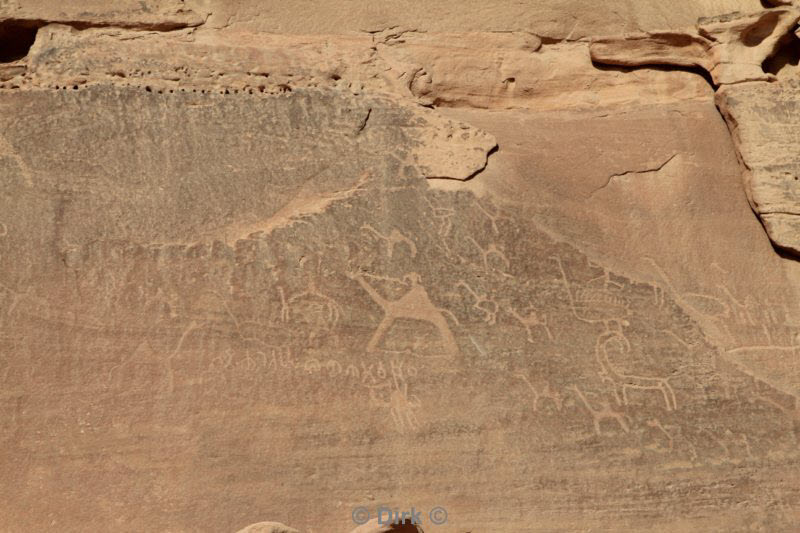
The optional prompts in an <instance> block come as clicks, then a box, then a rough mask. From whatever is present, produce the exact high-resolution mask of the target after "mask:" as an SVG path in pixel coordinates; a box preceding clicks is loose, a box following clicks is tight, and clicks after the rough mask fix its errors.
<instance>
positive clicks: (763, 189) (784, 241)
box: [717, 82, 800, 255]
mask: <svg viewBox="0 0 800 533" xmlns="http://www.w3.org/2000/svg"><path fill="white" fill-rule="evenodd" d="M798 96H800V87H799V86H798V84H797V83H796V82H787V83H781V84H766V83H747V84H742V85H733V86H730V87H724V88H723V89H721V90H720V91H719V92H718V93H717V101H718V104H719V108H720V110H721V111H722V112H723V114H724V115H725V117H726V118H727V120H728V122H729V123H730V124H732V128H731V131H732V133H733V137H734V140H735V142H736V144H737V146H738V149H739V153H740V155H741V158H742V162H743V163H744V165H745V167H746V169H747V170H746V180H747V190H748V192H749V195H750V196H749V198H750V202H751V203H752V205H753V209H754V210H755V211H756V212H757V213H758V214H759V216H760V217H761V220H762V222H763V223H764V227H765V229H766V230H767V233H769V235H770V237H771V238H772V240H773V241H774V242H775V244H776V245H778V246H780V247H781V248H783V249H785V250H786V251H788V252H790V253H794V254H798V255H800V159H799V158H798V156H797V153H796V152H794V150H793V149H792V148H791V147H790V143H791V142H792V141H791V139H794V138H797V137H796V135H797V132H798V128H800V124H798V121H797V118H796V117H797V113H796V111H797V110H796V109H795V108H796V106H797V105H798Z"/></svg>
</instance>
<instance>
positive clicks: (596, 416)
mask: <svg viewBox="0 0 800 533" xmlns="http://www.w3.org/2000/svg"><path fill="white" fill-rule="evenodd" d="M570 388H571V389H572V390H574V391H575V394H577V396H578V398H579V399H580V400H581V402H583V405H584V406H585V407H586V410H587V411H589V414H590V415H591V416H592V422H593V424H594V431H595V433H597V435H598V436H601V435H602V434H603V433H602V431H601V428H600V423H601V422H602V421H603V420H612V421H616V422H617V424H619V427H621V428H622V431H624V432H625V433H630V427H629V426H628V422H627V421H626V420H625V415H624V414H623V413H620V412H617V411H615V410H614V409H613V408H612V407H611V403H610V402H609V401H607V400H603V401H602V402H601V406H602V407H601V408H600V409H595V408H594V407H592V404H590V403H589V400H588V399H587V398H586V396H584V395H583V392H581V390H580V389H579V388H578V386H577V385H573V386H572V387H570Z"/></svg>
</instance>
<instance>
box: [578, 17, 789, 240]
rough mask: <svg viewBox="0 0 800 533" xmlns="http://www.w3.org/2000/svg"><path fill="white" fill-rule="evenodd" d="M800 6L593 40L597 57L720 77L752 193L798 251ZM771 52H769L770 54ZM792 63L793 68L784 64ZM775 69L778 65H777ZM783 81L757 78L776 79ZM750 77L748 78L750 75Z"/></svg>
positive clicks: (720, 98)
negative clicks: (799, 29)
mask: <svg viewBox="0 0 800 533" xmlns="http://www.w3.org/2000/svg"><path fill="white" fill-rule="evenodd" d="M798 18H800V12H798V11H796V10H793V9H768V10H764V11H762V12H760V13H756V14H751V15H746V16H743V15H741V14H740V13H738V12H737V13H732V14H728V15H722V16H718V17H713V18H706V19H700V21H699V23H698V28H699V34H694V33H691V32H684V33H674V32H662V33H650V34H643V35H629V36H622V37H612V38H601V39H595V40H593V41H592V44H591V46H590V51H591V55H592V60H593V61H596V62H598V63H605V64H610V65H623V66H642V65H652V64H662V65H672V66H677V67H700V68H703V69H705V70H707V71H708V72H709V74H710V75H711V78H712V79H713V81H714V82H715V83H716V84H719V85H721V88H720V89H719V91H718V92H717V96H716V101H717V105H718V107H719V110H720V112H721V113H722V115H723V116H724V117H725V119H726V120H727V122H728V127H729V128H730V131H731V135H732V137H733V139H734V142H735V143H736V147H737V150H738V155H739V159H740V160H741V162H742V164H743V166H744V181H745V187H746V191H747V195H748V199H749V200H750V203H751V205H752V207H753V210H754V211H755V212H756V213H757V214H758V215H759V217H760V219H761V222H762V223H763V224H764V228H765V230H766V231H767V233H768V234H769V236H770V239H771V240H772V242H773V243H774V244H775V245H776V246H777V247H779V248H781V249H782V250H784V251H787V252H789V253H793V254H800V233H798V230H800V219H798V218H797V217H798V214H800V184H799V182H798V177H797V174H798V166H800V160H798V158H797V156H796V155H794V151H793V150H792V149H791V148H790V146H791V144H792V143H793V142H794V141H793V139H794V138H795V135H796V133H795V132H796V130H797V124H796V123H797V120H796V119H795V118H794V114H793V112H792V111H793V106H794V100H795V99H796V97H797V96H798V94H800V92H798V80H797V78H796V70H797V69H793V68H791V66H797V63H798V58H800V41H798V40H797V38H796V36H795V35H794V34H795V33H796V24H797V20H798ZM770 58H771V59H770ZM787 66H789V67H790V68H786V67H787ZM773 71H774V72H773ZM776 74H780V79H782V80H783V81H784V82H783V83H779V84H769V83H756V82H759V81H761V82H772V81H776V80H778V79H779V78H778V76H776ZM747 82H751V83H747Z"/></svg>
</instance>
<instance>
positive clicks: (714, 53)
mask: <svg viewBox="0 0 800 533" xmlns="http://www.w3.org/2000/svg"><path fill="white" fill-rule="evenodd" d="M798 18H800V12H798V11H796V10H794V9H770V10H765V11H761V12H759V13H753V14H745V15H743V14H741V13H738V12H737V13H732V14H729V15H725V16H721V17H711V18H703V19H700V20H699V21H698V29H697V31H696V32H695V31H693V30H691V31H685V32H674V31H672V32H653V33H644V34H635V35H626V36H622V37H611V38H608V37H607V38H597V39H593V40H592V46H591V54H592V59H593V60H594V61H596V62H598V63H605V64H609V65H623V66H640V65H675V66H679V67H700V68H702V69H705V70H707V71H708V72H709V74H710V75H711V78H712V79H713V80H714V83H716V84H717V85H722V84H731V83H741V82H744V81H771V80H773V79H774V76H773V75H772V74H770V73H767V72H764V69H763V67H762V64H763V63H764V61H765V60H766V59H767V58H768V57H770V56H772V55H773V54H774V53H775V52H776V51H777V48H778V45H779V44H780V43H781V40H782V39H783V38H784V37H785V36H786V34H787V33H789V32H790V31H791V30H792V29H793V28H794V26H795V25H796V23H797V19H798Z"/></svg>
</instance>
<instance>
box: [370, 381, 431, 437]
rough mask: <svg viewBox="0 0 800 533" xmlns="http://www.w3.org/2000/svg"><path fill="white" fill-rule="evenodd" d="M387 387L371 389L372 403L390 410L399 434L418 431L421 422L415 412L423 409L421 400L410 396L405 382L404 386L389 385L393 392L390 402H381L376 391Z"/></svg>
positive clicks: (372, 387) (373, 387)
mask: <svg viewBox="0 0 800 533" xmlns="http://www.w3.org/2000/svg"><path fill="white" fill-rule="evenodd" d="M385 386H386V385H378V386H371V387H369V393H370V401H371V402H372V403H373V404H375V405H378V406H382V407H388V408H389V414H390V415H391V416H392V420H393V421H394V423H395V427H396V428H397V431H398V432H400V433H406V432H407V431H412V432H413V431H416V430H417V428H418V427H419V421H418V419H417V415H416V413H415V411H417V410H419V409H420V408H421V407H422V402H421V401H420V399H419V398H418V397H417V396H416V395H410V396H409V394H408V383H407V382H404V383H403V384H402V386H401V385H399V384H397V383H394V384H389V385H388V386H389V388H390V390H391V392H390V393H389V400H388V401H384V400H381V399H380V398H378V397H377V396H376V395H375V391H376V390H377V389H382V388H385Z"/></svg>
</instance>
